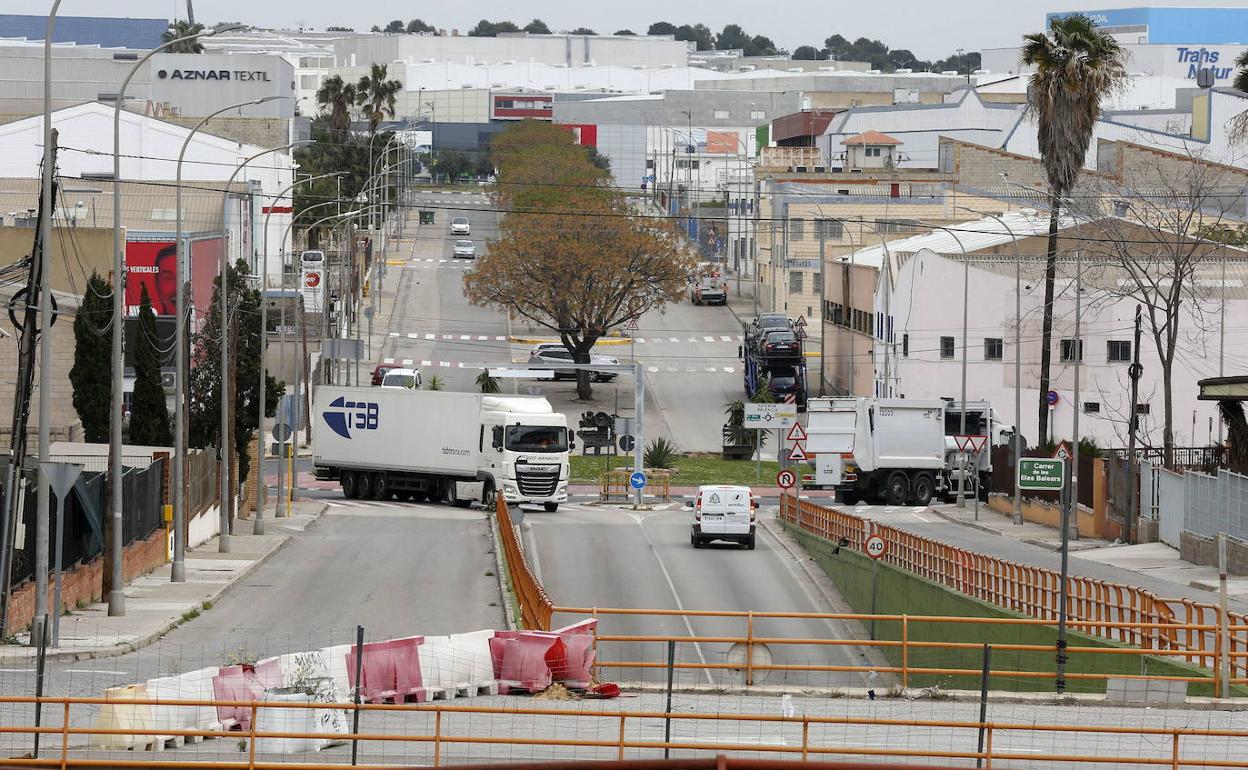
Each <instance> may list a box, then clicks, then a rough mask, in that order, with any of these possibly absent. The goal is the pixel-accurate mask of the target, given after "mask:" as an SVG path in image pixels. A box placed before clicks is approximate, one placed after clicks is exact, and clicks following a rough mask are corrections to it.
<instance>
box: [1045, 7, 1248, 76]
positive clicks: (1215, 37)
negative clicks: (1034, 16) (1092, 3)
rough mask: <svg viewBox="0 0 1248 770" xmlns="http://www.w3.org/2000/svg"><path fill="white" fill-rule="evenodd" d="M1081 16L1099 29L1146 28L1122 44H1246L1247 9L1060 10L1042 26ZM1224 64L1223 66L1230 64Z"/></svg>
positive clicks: (1128, 36)
mask: <svg viewBox="0 0 1248 770" xmlns="http://www.w3.org/2000/svg"><path fill="white" fill-rule="evenodd" d="M1072 13H1082V14H1084V15H1085V16H1089V17H1091V19H1092V21H1094V22H1095V23H1096V25H1097V26H1098V27H1119V28H1121V27H1145V28H1146V29H1144V30H1141V31H1139V32H1135V31H1132V32H1130V33H1127V36H1126V37H1124V39H1123V40H1122V42H1124V43H1127V42H1129V43H1133V44H1139V43H1146V44H1150V45H1187V46H1195V47H1196V48H1200V47H1201V46H1212V45H1230V44H1235V43H1248V40H1246V39H1245V34H1244V30H1246V29H1248V8H1114V9H1110V10H1104V11H1063V12H1060V13H1050V14H1048V15H1047V16H1046V17H1045V26H1046V27H1047V26H1048V25H1049V22H1050V21H1051V20H1052V19H1053V18H1054V17H1057V18H1061V17H1065V16H1069V15H1071V14H1072ZM1229 64H1230V62H1229V61H1224V62H1223V65H1224V66H1226V65H1229Z"/></svg>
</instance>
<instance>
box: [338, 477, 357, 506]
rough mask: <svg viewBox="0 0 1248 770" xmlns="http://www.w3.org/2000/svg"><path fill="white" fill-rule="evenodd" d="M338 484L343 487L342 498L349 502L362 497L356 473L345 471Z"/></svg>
mask: <svg viewBox="0 0 1248 770" xmlns="http://www.w3.org/2000/svg"><path fill="white" fill-rule="evenodd" d="M338 483H339V484H341V485H342V496H343V497H345V498H347V499H348V500H354V499H356V498H357V497H359V496H360V487H359V485H358V484H357V478H356V474H355V471H343V472H342V474H341V475H340V476H339V477H338Z"/></svg>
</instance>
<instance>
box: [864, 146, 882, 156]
mask: <svg viewBox="0 0 1248 770" xmlns="http://www.w3.org/2000/svg"><path fill="white" fill-rule="evenodd" d="M867 157H868V158H878V157H880V148H879V147H868V148H867Z"/></svg>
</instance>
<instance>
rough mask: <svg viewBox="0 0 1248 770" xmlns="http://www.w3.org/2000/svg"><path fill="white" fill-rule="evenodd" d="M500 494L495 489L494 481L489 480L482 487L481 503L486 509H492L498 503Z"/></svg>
mask: <svg viewBox="0 0 1248 770" xmlns="http://www.w3.org/2000/svg"><path fill="white" fill-rule="evenodd" d="M497 498H498V495H497V493H495V491H494V482H492V481H487V482H485V484H484V486H482V488H481V505H482V506H484V507H485V509H486V510H488V511H492V510H494V508H495V506H497V505H498V500H497Z"/></svg>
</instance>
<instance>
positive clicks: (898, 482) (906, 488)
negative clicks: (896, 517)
mask: <svg viewBox="0 0 1248 770" xmlns="http://www.w3.org/2000/svg"><path fill="white" fill-rule="evenodd" d="M908 497H910V479H909V477H907V476H906V474H904V473H902V472H901V471H898V472H897V473H894V474H893V475H892V476H889V477H888V483H887V484H885V485H884V501H885V502H887V503H888V504H889V505H905V504H906V498H908Z"/></svg>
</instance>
